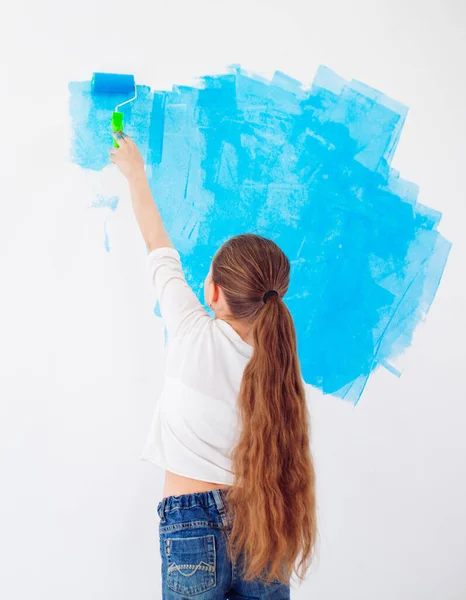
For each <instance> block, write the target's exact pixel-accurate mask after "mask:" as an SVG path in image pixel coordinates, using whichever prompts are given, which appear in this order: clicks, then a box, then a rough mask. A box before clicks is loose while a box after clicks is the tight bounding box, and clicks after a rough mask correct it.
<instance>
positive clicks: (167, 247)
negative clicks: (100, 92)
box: [110, 133, 210, 337]
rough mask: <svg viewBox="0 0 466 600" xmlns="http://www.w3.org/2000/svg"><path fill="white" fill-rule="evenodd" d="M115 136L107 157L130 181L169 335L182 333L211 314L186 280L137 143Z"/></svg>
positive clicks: (153, 281)
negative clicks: (151, 189) (116, 144)
mask: <svg viewBox="0 0 466 600" xmlns="http://www.w3.org/2000/svg"><path fill="white" fill-rule="evenodd" d="M115 139H116V140H117V141H118V143H119V145H120V147H119V148H113V149H112V150H111V151H110V159H111V161H112V162H113V163H115V164H116V165H117V166H118V168H119V169H120V171H121V172H122V173H123V175H124V176H125V177H126V179H127V180H128V183H129V188H130V192H131V202H132V204H133V209H134V214H135V216H136V220H137V222H138V225H139V229H140V230H141V233H142V237H143V238H144V241H145V242H146V244H147V247H148V249H149V254H148V256H147V267H148V272H149V277H150V280H151V282H152V284H153V286H154V287H155V290H156V294H157V299H158V301H159V307H160V313H161V315H162V319H163V320H164V323H165V326H166V328H167V332H168V336H169V337H179V336H182V335H185V334H187V333H189V331H191V330H192V328H193V327H195V326H196V325H197V324H199V323H200V321H205V320H206V319H208V320H210V317H209V315H208V314H207V312H206V311H205V310H204V308H203V306H202V304H201V303H200V302H199V300H198V299H197V297H196V295H195V294H194V292H193V291H192V290H191V288H190V287H189V285H188V284H187V282H186V279H185V276H184V272H183V269H182V266H181V260H180V255H179V254H178V252H177V251H176V250H175V249H174V248H173V244H172V243H171V241H170V238H169V236H168V233H167V232H166V231H165V227H164V226H163V223H162V218H161V216H160V212H159V209H158V208H157V205H156V203H155V202H154V198H153V197H152V192H151V191H150V187H149V182H148V180H147V177H146V173H145V171H144V161H143V159H142V156H141V154H140V152H139V150H138V148H137V146H136V144H135V143H134V142H133V140H132V139H131V138H130V137H128V136H127V135H125V134H124V133H118V134H115Z"/></svg>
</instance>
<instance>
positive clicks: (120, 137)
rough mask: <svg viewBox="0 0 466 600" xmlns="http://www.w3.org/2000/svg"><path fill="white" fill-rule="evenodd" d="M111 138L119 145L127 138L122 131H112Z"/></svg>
mask: <svg viewBox="0 0 466 600" xmlns="http://www.w3.org/2000/svg"><path fill="white" fill-rule="evenodd" d="M112 136H113V139H114V140H116V141H117V142H118V143H119V144H121V143H124V142H125V141H126V137H127V136H126V134H125V133H123V131H112Z"/></svg>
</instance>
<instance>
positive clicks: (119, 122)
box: [112, 112, 123, 148]
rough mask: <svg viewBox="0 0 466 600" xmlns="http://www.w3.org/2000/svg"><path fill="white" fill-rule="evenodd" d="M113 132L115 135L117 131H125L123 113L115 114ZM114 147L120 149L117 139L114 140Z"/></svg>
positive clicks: (113, 115) (113, 116)
mask: <svg viewBox="0 0 466 600" xmlns="http://www.w3.org/2000/svg"><path fill="white" fill-rule="evenodd" d="M112 131H113V133H116V132H117V131H123V113H121V112H114V113H113V114H112ZM113 147H114V148H119V147H120V146H119V145H118V142H117V141H116V139H115V138H113Z"/></svg>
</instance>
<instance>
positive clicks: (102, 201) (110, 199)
mask: <svg viewBox="0 0 466 600" xmlns="http://www.w3.org/2000/svg"><path fill="white" fill-rule="evenodd" d="M119 201H120V199H119V198H118V196H104V195H102V194H97V198H96V199H95V200H94V202H93V203H92V204H91V208H109V209H110V210H111V211H112V212H115V211H116V209H117V206H118V203H119ZM107 221H108V217H107V218H106V219H105V222H104V248H105V250H106V252H110V240H109V237H108V232H107Z"/></svg>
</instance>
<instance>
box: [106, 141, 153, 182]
mask: <svg viewBox="0 0 466 600" xmlns="http://www.w3.org/2000/svg"><path fill="white" fill-rule="evenodd" d="M112 135H113V137H114V138H115V140H116V141H117V142H118V144H119V146H120V147H119V148H112V149H111V150H110V160H111V161H112V163H114V164H115V165H116V166H117V167H118V168H119V169H120V171H121V172H122V173H123V175H124V176H125V177H126V179H128V180H130V179H133V178H135V177H136V178H137V177H139V176H140V175H143V176H145V171H144V160H143V158H142V156H141V153H140V152H139V150H138V147H137V146H136V144H135V143H134V142H133V140H132V139H131V138H130V137H129V136H128V135H126V133H123V132H122V131H118V132H116V133H113V134H112Z"/></svg>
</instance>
